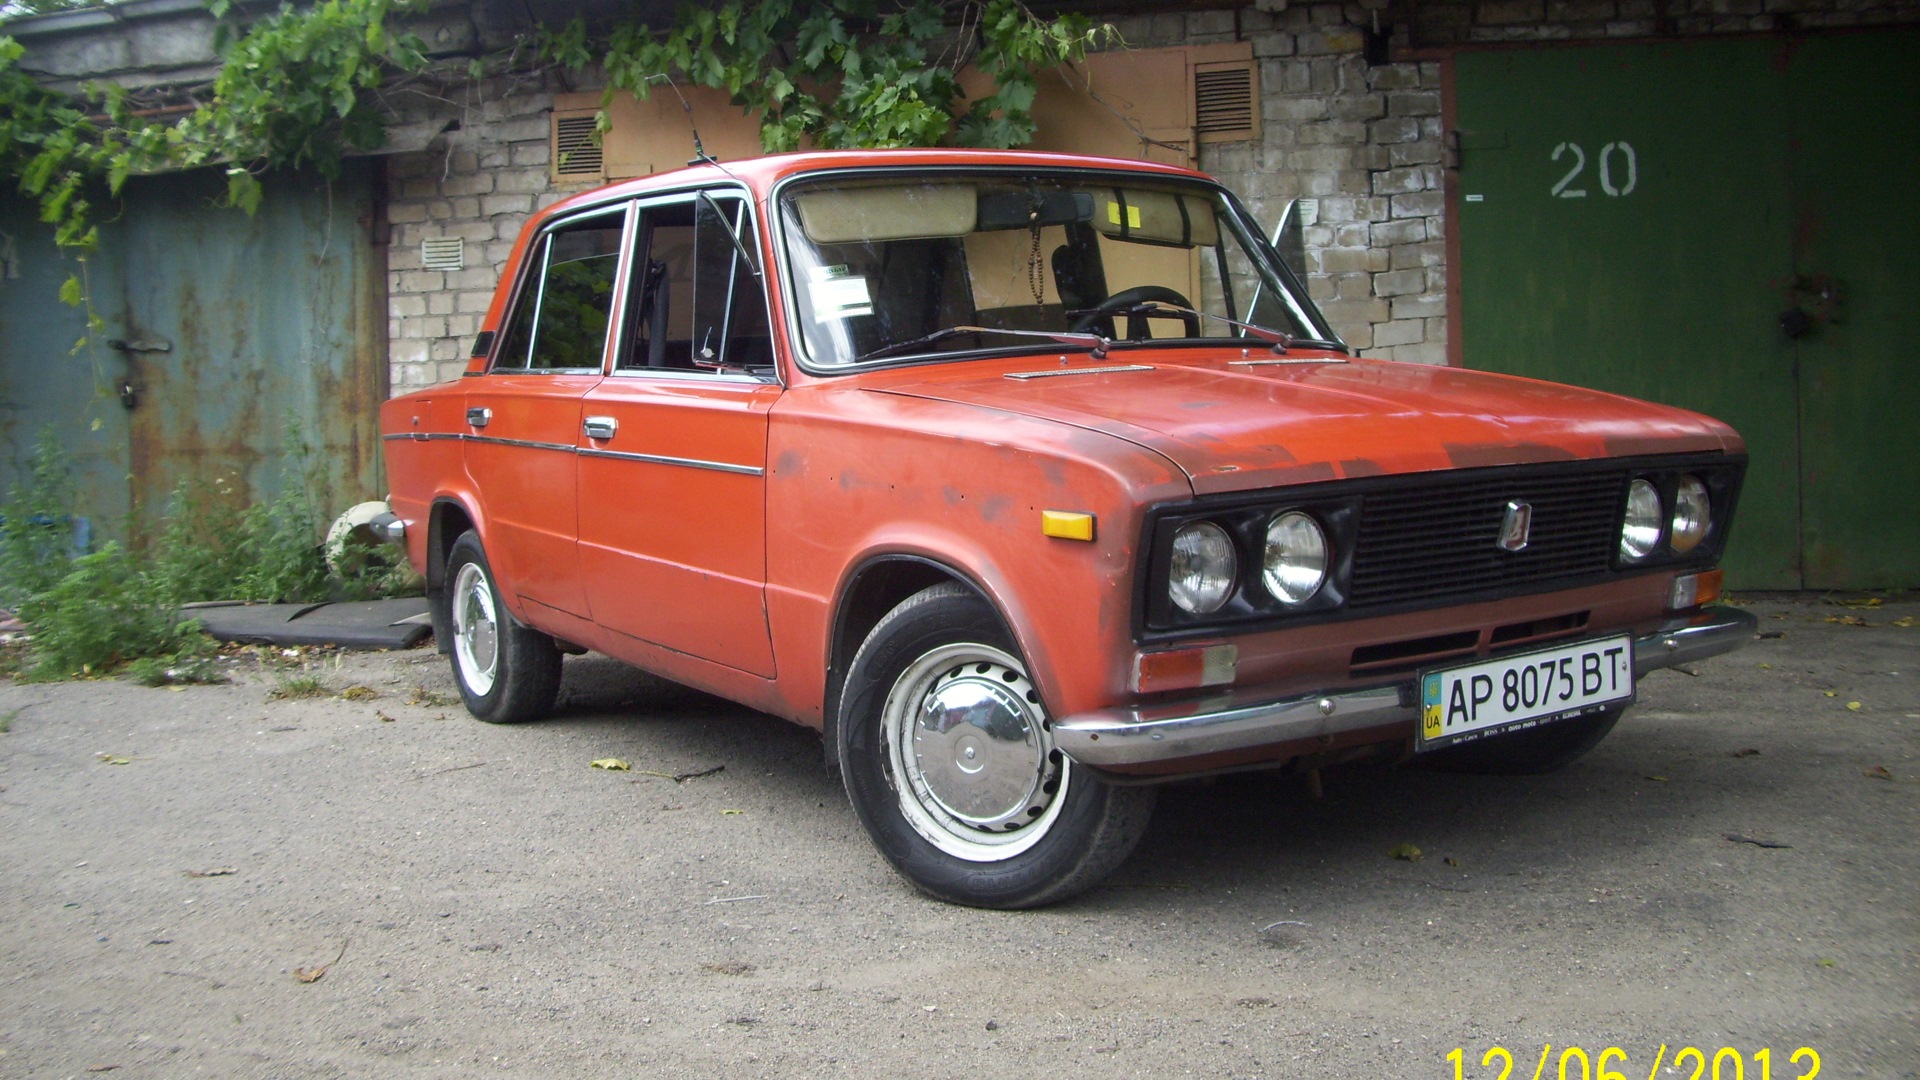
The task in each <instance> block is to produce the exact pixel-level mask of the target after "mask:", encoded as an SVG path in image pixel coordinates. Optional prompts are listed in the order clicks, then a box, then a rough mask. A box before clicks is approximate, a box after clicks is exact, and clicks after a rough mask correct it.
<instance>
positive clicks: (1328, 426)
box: [868, 349, 1742, 494]
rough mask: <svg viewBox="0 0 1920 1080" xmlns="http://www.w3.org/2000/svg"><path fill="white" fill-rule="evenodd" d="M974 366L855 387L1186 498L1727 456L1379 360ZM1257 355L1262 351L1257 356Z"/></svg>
mask: <svg viewBox="0 0 1920 1080" xmlns="http://www.w3.org/2000/svg"><path fill="white" fill-rule="evenodd" d="M1227 355H1229V356H1231V357H1233V358H1234V359H1232V360H1229V359H1225V358H1223V357H1222V356H1221V355H1220V354H1218V353H1202V352H1200V351H1199V350H1188V351H1184V352H1183V353H1182V354H1180V355H1179V356H1177V357H1176V358H1173V359H1170V360H1168V359H1162V358H1160V357H1158V356H1156V357H1154V358H1145V357H1140V358H1137V359H1136V357H1137V356H1138V354H1134V355H1132V356H1130V355H1127V354H1124V353H1118V352H1116V354H1115V355H1112V356H1110V357H1109V358H1108V359H1106V360H1105V361H1095V360H1091V359H1087V358H1083V357H1076V358H1074V359H1073V360H1072V361H1071V362H1067V361H1056V362H1040V363H1036V362H1035V361H1034V360H1032V359H1031V358H1029V359H1028V360H1026V361H1025V362H1024V363H1021V362H1017V361H1016V362H1011V363H1009V362H986V363H982V362H971V363H957V364H940V365H927V366H922V367H914V368H906V369H896V370H895V371H892V372H888V373H886V375H887V376H889V378H883V379H878V380H875V382H873V383H869V384H868V389H871V390H875V391H878V392H883V393H890V394H902V395H907V396H913V397H922V398H928V399H933V400H939V401H949V402H954V403H959V404H965V405H972V406H978V407H980V408H984V409H994V410H999V411H1003V412H1012V413H1019V414H1023V415H1028V416H1034V417H1038V418H1042V419H1047V420H1051V421H1055V422H1058V423H1062V424H1070V425H1073V426H1075V427H1081V428H1086V429H1089V430H1093V431H1099V432H1104V433H1106V434H1108V435H1112V436H1115V437H1117V438H1121V439H1125V440H1127V441H1129V442H1132V443H1135V444H1138V445H1140V446H1144V447H1147V448H1149V449H1151V450H1154V451H1156V452H1158V453H1160V454H1162V455H1164V456H1165V457H1167V458H1169V459H1171V460H1172V461H1173V462H1174V463H1175V464H1177V465H1179V466H1180V468H1182V469H1183V470H1185V471H1186V473H1187V475H1188V476H1189V477H1190V478H1191V479H1192V481H1193V487H1194V491H1195V492H1196V493H1198V494H1209V493H1214V492H1224V491H1235V490H1243V489H1250V488H1259V487H1270V486H1274V485H1279V484H1296V483H1304V482H1309V481H1314V480H1330V479H1336V478H1340V477H1358V476H1379V475H1384V474H1390V473H1407V472H1427V471H1432V470H1437V469H1458V468H1472V467H1478V466H1489V465H1514V464H1521V463H1526V462H1538V461H1569V460H1578V459H1586V458H1601V457H1622V456H1629V455H1637V454H1653V453H1678V452H1687V451H1738V450H1740V449H1741V448H1742V445H1741V442H1740V438H1739V436H1738V435H1737V434H1735V433H1734V431H1733V429H1732V428H1730V427H1728V426H1727V425H1725V424H1722V423H1720V422H1719V421H1717V420H1713V419H1711V418H1709V417H1705V416H1701V415H1700V414H1698V413H1693V412H1688V411H1686V410H1684V409H1677V408H1673V407H1671V406H1667V405H1657V404H1653V403H1651V402H1645V401H1638V400H1635V399H1633V398H1627V397H1621V396H1619V395H1616V394H1607V393H1602V392H1599V391H1595V390H1583V389H1580V388H1578V387H1572V386H1562V385H1560V384H1557V383H1549V382H1541V381H1538V380H1534V379H1523V378H1519V377H1516V376H1509V375H1497V374H1492V373H1488V372H1480V371H1469V370H1465V369H1461V368H1449V367H1438V366H1433V365H1426V364H1408V363H1397V362H1393V361H1384V360H1350V361H1349V360H1341V359H1338V358H1331V357H1329V358H1325V359H1315V358H1312V357H1310V356H1300V355H1296V356H1294V357H1289V358H1286V359H1285V360H1284V361H1283V362H1274V361H1273V360H1251V359H1249V360H1241V359H1239V358H1240V357H1241V356H1242V355H1244V354H1243V353H1242V352H1241V350H1239V349H1235V350H1233V351H1232V352H1231V353H1230V354H1227ZM1256 355H1259V354H1256Z"/></svg>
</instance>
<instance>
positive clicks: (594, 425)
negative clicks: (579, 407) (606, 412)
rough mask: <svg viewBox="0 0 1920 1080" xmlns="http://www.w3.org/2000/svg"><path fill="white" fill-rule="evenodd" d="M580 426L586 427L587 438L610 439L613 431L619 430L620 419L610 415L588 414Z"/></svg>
mask: <svg viewBox="0 0 1920 1080" xmlns="http://www.w3.org/2000/svg"><path fill="white" fill-rule="evenodd" d="M581 426H582V427H584V428H586V431H587V438H589V439H611V438H613V433H614V432H616V431H619V430H620V421H618V420H615V419H614V418H613V417H611V416H589V417H587V422H586V423H585V424H583V425H581Z"/></svg>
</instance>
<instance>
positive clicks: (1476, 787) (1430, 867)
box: [536, 654, 1778, 910]
mask: <svg viewBox="0 0 1920 1080" xmlns="http://www.w3.org/2000/svg"><path fill="white" fill-rule="evenodd" d="M548 727H554V728H559V729H561V730H564V731H567V732H572V733H590V734H592V735H593V736H594V737H595V739H596V740H597V744H603V745H606V746H608V747H610V748H611V749H610V750H609V751H608V752H609V753H615V752H619V753H626V752H629V751H630V752H632V753H634V754H635V756H636V758H644V759H645V760H648V761H652V762H656V763H660V762H664V763H665V764H666V766H668V767H673V768H679V767H681V766H682V765H684V767H686V768H687V769H689V770H693V769H696V768H700V767H710V766H711V765H713V764H721V763H724V764H725V765H726V769H727V772H728V773H730V774H733V775H734V776H741V775H751V776H753V777H754V782H755V783H758V784H760V785H763V788H764V791H763V793H764V795H765V797H767V798H768V799H770V800H772V801H774V802H776V803H779V802H786V801H791V802H792V804H793V805H792V808H791V809H792V820H794V821H795V822H796V823H799V822H806V821H813V822H816V823H827V822H829V821H832V820H838V819H841V818H844V819H845V823H846V824H848V825H849V826H852V825H853V815H852V811H851V808H850V807H848V806H847V804H846V802H845V796H844V795H843V794H842V792H841V790H840V785H839V784H838V783H837V782H836V781H835V780H834V779H833V777H832V776H831V775H830V774H829V773H828V771H827V769H826V768H825V765H824V763H823V760H822V747H821V742H820V737H819V734H818V733H817V732H815V731H812V730H810V729H807V728H803V727H800V726H798V725H795V724H791V723H788V722H786V721H784V720H781V719H779V718H777V717H773V716H769V715H766V714H764V713H758V712H755V711H753V710H751V709H747V708H744V707H742V706H740V705H737V704H735V703H733V702H730V701H727V700H725V699H723V698H719V697H715V696H713V695H710V694H706V693H702V692H701V691H698V690H694V689H692V688H689V687H686V686H682V685H680V684H678V683H674V682H671V681H669V680H666V679H662V678H659V677H657V676H654V675H651V674H649V673H646V672H643V671H641V670H639V669H637V668H634V667H631V666H629V665H627V664H625V663H622V662H620V661H616V660H612V659H609V658H607V657H603V656H599V655H597V654H590V655H588V656H583V657H573V658H569V660H568V661H567V666H566V669H565V681H564V684H563V687H562V691H561V699H560V703H559V708H558V709H557V711H556V714H555V716H554V718H553V719H552V720H550V721H547V722H546V723H544V724H541V725H536V728H548ZM1679 759H1684V760H1687V761H1691V762H1693V765H1694V771H1695V772H1696V773H1697V774H1698V775H1696V776H1691V777H1690V780H1692V781H1693V782H1689V783H1686V784H1674V783H1670V782H1667V780H1666V778H1664V777H1657V776H1654V775H1652V773H1654V771H1655V770H1658V769H1667V770H1668V771H1673V764H1672V763H1673V762H1674V761H1676V760H1679ZM1663 762H1664V763H1666V764H1660V763H1663ZM656 767H660V766H659V765H656ZM1321 779H1322V785H1321V786H1322V793H1321V794H1320V795H1317V796H1316V795H1315V794H1314V793H1313V791H1312V790H1311V788H1310V786H1309V784H1308V782H1307V779H1306V778H1305V777H1304V776H1301V775H1294V774H1282V773H1275V772H1254V773H1242V774H1235V775H1228V776H1221V777H1215V778H1210V779H1206V780H1200V781H1193V782H1185V783H1177V784H1173V785H1169V786H1167V787H1165V788H1163V789H1162V790H1161V793H1160V798H1159V806H1158V810H1157V811H1156V814H1155V817H1154V819H1153V821H1152V823H1151V824H1150V826H1149V827H1148V830H1147V833H1146V835H1145V837H1144V838H1143V839H1142V841H1141V843H1140V845H1139V847H1138V848H1137V849H1136V850H1135V851H1134V853H1133V855H1132V856H1131V857H1130V858H1129V859H1128V860H1127V862H1126V863H1124V864H1123V865H1122V866H1121V868H1120V870H1119V871H1118V873H1116V874H1115V875H1114V878H1113V879H1112V882H1111V883H1110V884H1109V885H1108V886H1107V887H1105V888H1102V889H1096V890H1094V891H1093V892H1091V893H1089V894H1088V895H1087V896H1086V897H1084V898H1082V899H1080V900H1077V901H1073V902H1071V906H1073V907H1074V908H1075V909H1076V910H1095V909H1113V910H1121V909H1130V908H1135V907H1139V906H1141V905H1151V904H1153V903H1154V901H1153V900H1151V899H1150V898H1153V897H1164V896H1175V895H1179V894H1181V893H1187V892H1188V891H1190V890H1191V891H1207V892H1224V891H1234V890H1243V889H1250V890H1260V889H1266V890H1281V889H1286V890H1290V891H1292V892H1293V893H1294V894H1295V895H1296V896H1297V897H1301V898H1302V899H1305V898H1306V897H1307V896H1310V895H1311V894H1313V893H1314V892H1315V891H1320V892H1322V893H1325V894H1327V895H1333V894H1338V893H1340V892H1342V891H1343V890H1347V889H1351V888H1356V887H1359V885H1360V884H1361V883H1364V882H1369V881H1376V880H1377V874H1376V873H1369V872H1366V869H1367V868H1373V869H1374V870H1375V871H1383V872H1389V873H1393V874H1396V875H1398V876H1399V877H1401V878H1405V879H1407V880H1408V881H1409V882H1410V883H1412V884H1414V885H1420V886H1425V887H1431V888H1436V889H1442V890H1446V891H1469V892H1472V891H1481V890H1484V889H1487V888H1489V887H1491V886H1490V885H1489V882H1490V881H1492V880H1496V879H1497V878H1498V877H1499V876H1501V875H1516V874H1519V875H1533V876H1538V875H1540V874H1542V873H1551V872H1553V871H1554V870H1555V868H1560V867H1565V866H1567V865H1569V864H1571V863H1573V862H1574V861H1576V860H1587V861H1595V860H1599V861H1605V862H1615V861H1616V860H1618V861H1619V862H1620V863H1621V864H1625V863H1626V862H1628V861H1630V860H1632V859H1636V858H1649V857H1654V856H1650V855H1647V854H1646V852H1647V850H1648V849H1653V850H1655V851H1656V852H1663V851H1666V850H1668V849H1670V848H1672V847H1673V845H1674V844H1676V843H1678V842H1681V841H1684V840H1687V839H1690V838H1694V837H1697V836H1702V835H1704V836H1711V837H1712V838H1714V839H1716V840H1718V839H1720V833H1719V832H1718V831H1717V830H1719V829H1720V828H1722V827H1725V825H1726V823H1728V822H1741V821H1746V820H1750V819H1753V818H1755V817H1757V816H1759V815H1761V814H1762V813H1763V812H1764V810H1765V808H1766V807H1767V806H1768V804H1769V802H1770V800H1771V799H1772V798H1773V797H1774V796H1775V795H1777V794H1778V791H1777V784H1776V783H1774V782H1770V781H1768V780H1766V779H1763V778H1762V777H1761V776H1760V775H1759V774H1757V773H1755V772H1753V771H1752V770H1751V769H1749V768H1745V767H1744V763H1742V762H1740V761H1736V760H1733V759H1731V758H1729V757H1728V756H1727V755H1726V754H1724V753H1719V752H1710V751H1707V750H1704V749H1701V748H1698V747H1695V746H1693V745H1691V743H1690V742H1689V736H1688V734H1687V733H1685V732H1680V731H1676V730H1674V729H1671V728H1669V727H1667V726H1665V725H1662V724H1659V723H1649V724H1646V725H1639V726H1636V725H1632V724H1631V718H1630V719H1629V722H1628V724H1626V725H1623V727H1622V729H1621V731H1619V732H1616V733H1615V734H1614V735H1613V736H1612V737H1611V738H1610V739H1608V740H1607V741H1606V742H1604V743H1602V744H1601V746H1600V747H1599V748H1597V749H1596V750H1595V751H1593V752H1592V753H1591V754H1590V755H1588V756H1587V757H1586V758H1584V759H1582V760H1581V761H1579V762H1576V763H1575V764H1573V765H1571V766H1569V767H1568V768H1566V769H1564V770H1562V771H1560V772H1558V773H1554V774H1549V775H1546V776H1524V777H1495V776H1476V775H1465V774H1453V773H1441V772H1430V771H1425V770H1421V769H1417V768H1409V767H1405V766H1400V765H1377V764H1358V765H1347V766H1341V767H1336V768H1331V769H1327V770H1324V771H1323V772H1322V774H1321ZM1700 780H1707V781H1709V782H1705V783H1702V782H1698V781H1700ZM855 828H857V826H855ZM803 831H804V829H803ZM1396 853H1397V854H1396ZM1409 864H1411V865H1409ZM1162 890H1169V891H1165V892H1163V891H1162Z"/></svg>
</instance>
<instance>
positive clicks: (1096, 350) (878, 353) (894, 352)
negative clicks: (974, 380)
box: [852, 326, 1113, 364]
mask: <svg viewBox="0 0 1920 1080" xmlns="http://www.w3.org/2000/svg"><path fill="white" fill-rule="evenodd" d="M964 334H1006V335H1008V336H1010V337H1034V338H1046V339H1047V340H1049V341H1057V342H1059V343H1060V344H1062V345H1091V346H1093V358H1094V359H1095V360H1098V359H1101V358H1102V357H1104V356H1106V355H1107V346H1109V345H1112V344H1113V342H1111V341H1109V340H1107V339H1106V338H1104V337H1101V336H1100V335H1099V334H1082V333H1078V332H1075V331H1070V330H1057V331H1056V330H1003V329H1001V328H999V327H997V326H948V327H943V328H941V329H939V330H935V331H934V332H933V333H931V334H923V335H921V336H920V337H917V338H914V339H912V340H911V341H896V342H894V343H893V344H891V345H882V346H880V347H879V348H877V349H873V350H871V351H869V352H865V353H861V354H860V355H859V356H856V357H854V358H853V360H852V363H855V364H858V363H860V362H862V361H864V360H878V359H880V358H881V357H885V356H898V355H900V354H901V353H908V352H912V351H913V350H915V349H918V348H921V347H923V346H927V345H933V344H936V343H938V342H942V341H945V340H947V339H948V338H953V337H960V336H962V335H964Z"/></svg>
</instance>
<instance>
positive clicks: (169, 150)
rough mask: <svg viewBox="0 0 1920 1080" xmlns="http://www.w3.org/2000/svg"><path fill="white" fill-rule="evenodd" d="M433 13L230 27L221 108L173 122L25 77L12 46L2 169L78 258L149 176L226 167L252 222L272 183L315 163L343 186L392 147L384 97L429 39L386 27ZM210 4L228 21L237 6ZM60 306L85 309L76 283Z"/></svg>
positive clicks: (2, 108)
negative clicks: (267, 179)
mask: <svg viewBox="0 0 1920 1080" xmlns="http://www.w3.org/2000/svg"><path fill="white" fill-rule="evenodd" d="M49 2H57V0H49ZM423 2H424V0H325V2H323V3H319V4H315V5H313V6H312V7H310V8H304V9H302V10H299V11H295V10H294V8H293V7H292V5H291V4H283V5H282V6H281V8H280V10H279V11H278V12H277V13H275V14H272V15H268V16H266V17H264V18H262V19H259V20H256V21H255V22H254V23H252V24H251V25H250V26H249V27H248V28H247V30H246V32H245V33H244V34H239V35H235V34H234V33H233V32H232V28H231V26H229V25H227V24H225V23H223V24H222V28H221V34H220V37H219V41H218V44H219V46H220V47H221V49H222V52H223V53H224V56H223V61H222V65H221V69H220V74H219V75H218V76H217V77H216V78H215V80H214V83H213V86H212V88H211V92H210V96H209V98H208V100H206V101H204V102H202V103H200V104H199V105H198V106H197V107H196V108H194V109H193V110H192V111H190V112H188V113H187V114H186V115H185V116H184V117H182V118H180V119H179V120H177V121H175V122H173V123H171V124H168V123H164V122H161V121H158V120H154V119H151V118H144V117H140V116H137V115H135V113H134V111H133V110H132V109H130V108H129V107H128V105H127V103H126V95H125V91H124V90H122V89H121V88H120V87H118V86H114V85H111V84H107V85H98V86H91V87H88V88H87V90H86V91H85V92H84V93H83V94H82V95H81V96H80V97H69V96H67V95H65V94H60V93H56V92H54V91H51V90H48V89H46V88H44V87H42V86H40V85H39V84H38V83H37V82H36V81H35V80H34V79H33V78H32V77H31V76H30V75H28V74H27V73H26V72H24V71H22V70H20V67H19V60H20V57H21V55H22V53H23V52H24V51H25V50H24V48H23V47H22V46H21V45H20V43H19V42H17V41H15V40H14V39H13V38H11V37H7V36H0V171H4V173H5V174H6V175H7V176H10V177H13V178H14V179H15V180H16V181H17V182H18V184H19V188H20V191H21V193H22V194H24V195H27V196H29V197H31V198H33V199H34V200H36V201H37V202H38V204H39V207H40V219H41V220H42V221H45V222H47V223H49V224H51V225H53V226H54V239H55V242H56V243H58V244H59V245H60V246H61V247H62V248H63V249H68V250H76V251H86V250H90V249H92V248H93V247H95V246H96V245H97V244H98V243H99V232H98V229H97V227H96V217H97V213H96V206H97V204H98V202H99V201H100V200H101V199H102V197H103V196H105V197H107V198H111V197H112V196H113V195H116V194H118V193H119V191H120V187H121V185H122V184H124V183H125V182H126V179H127V177H128V176H130V175H132V174H133V173H134V172H137V171H141V170H160V169H172V168H190V167H193V166H197V165H207V164H214V163H218V162H226V163H227V196H226V202H227V203H228V204H229V205H232V206H236V207H239V208H241V209H243V210H245V211H246V212H248V213H252V212H253V211H254V210H255V209H257V208H258V207H259V204H260V182H259V179H258V177H259V175H260V174H261V173H263V172H265V171H268V170H271V169H278V168H292V167H300V166H308V167H311V168H314V169H316V170H318V171H319V172H320V173H321V175H323V176H326V177H328V178H329V179H332V178H334V177H336V176H338V175H339V173H340V167H341V162H342V161H343V160H344V158H345V157H346V155H347V154H349V153H354V152H358V151H366V150H372V149H376V148H378V147H379V146H381V145H382V144H383V143H384V142H385V141H386V125H385V121H384V119H383V115H384V114H383V113H382V111H381V108H380V106H379V103H378V100H377V96H376V93H375V92H376V91H377V90H378V89H379V88H380V87H381V86H382V85H383V84H384V83H386V82H387V81H388V80H389V79H390V78H392V77H393V76H394V75H396V74H403V73H407V72H412V71H416V70H418V69H419V68H421V67H422V66H424V65H425V63H426V60H425V58H424V57H423V55H422V45H421V43H420V41H419V40H418V39H417V38H415V37H414V36H413V35H411V34H402V33H395V32H393V31H391V30H389V29H388V27H387V21H388V18H389V17H390V16H391V15H392V14H393V13H394V12H395V11H406V10H412V9H414V8H415V7H417V6H420V5H422V4H423ZM210 6H211V7H212V8H213V10H214V13H215V15H216V16H222V17H224V16H225V15H226V13H227V8H228V0H213V2H212V3H211V4H210ZM61 298H62V299H63V300H65V301H66V302H68V303H70V304H78V303H79V302H80V299H81V298H80V284H79V282H78V281H69V282H68V284H67V286H65V287H63V288H62V290H61Z"/></svg>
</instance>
